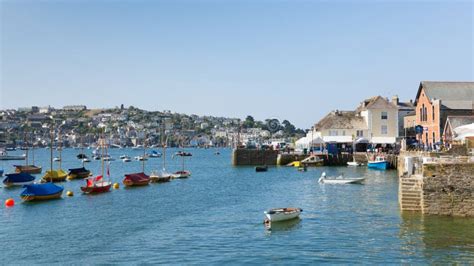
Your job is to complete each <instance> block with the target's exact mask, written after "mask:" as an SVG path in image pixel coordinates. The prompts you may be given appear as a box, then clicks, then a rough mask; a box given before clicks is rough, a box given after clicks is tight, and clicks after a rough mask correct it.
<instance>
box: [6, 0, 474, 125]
mask: <svg viewBox="0 0 474 266" xmlns="http://www.w3.org/2000/svg"><path fill="white" fill-rule="evenodd" d="M0 5H1V25H0V30H1V58H0V59H1V62H0V63H1V65H0V66H1V69H0V74H1V92H0V109H5V108H17V107H21V106H31V105H39V106H44V105H48V104H50V105H52V106H55V107H62V106H64V105H68V104H85V105H87V106H88V107H91V108H94V107H114V106H118V105H120V104H125V105H126V106H129V105H133V106H135V107H139V108H144V109H147V110H165V109H166V110H172V111H175V112H181V113H189V114H199V115H216V116H230V117H242V118H243V117H245V116H246V115H247V114H251V115H253V116H254V117H255V118H257V119H265V118H278V119H281V120H282V119H288V120H290V121H291V122H293V123H294V124H295V125H296V126H298V127H303V128H309V127H311V124H312V123H314V122H316V121H318V120H319V119H320V118H321V117H322V116H324V115H325V114H326V113H327V112H329V111H331V110H334V109H340V110H343V109H353V108H355V106H356V105H357V104H358V103H359V102H360V101H362V100H363V99H364V98H367V97H371V96H374V95H382V96H386V97H391V96H392V95H394V94H398V95H399V96H400V98H401V99H402V100H408V99H410V98H414V97H415V94H416V90H417V88H418V84H419V82H420V81H421V80H461V81H472V80H474V66H473V65H474V50H473V49H474V48H473V47H474V43H473V31H474V26H473V16H474V15H473V13H474V4H473V2H471V1H466V2H448V1H446V2H430V1H421V2H420V1H419V2H411V1H398V2H397V1H389V2H384V1H365V2H358V3H356V2H350V1H250V0H248V1H217V0H216V1H179V0H178V1H171V0H170V1H111V0H109V1H105V0H104V1H100V0H99V1H90V0H83V1H5V0H4V1H0Z"/></svg>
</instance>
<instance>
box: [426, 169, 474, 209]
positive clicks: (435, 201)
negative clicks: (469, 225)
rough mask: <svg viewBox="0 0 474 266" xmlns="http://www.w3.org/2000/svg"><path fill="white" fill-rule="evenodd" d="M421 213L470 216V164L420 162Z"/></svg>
mask: <svg viewBox="0 0 474 266" xmlns="http://www.w3.org/2000/svg"><path fill="white" fill-rule="evenodd" d="M422 176H423V181H422V198H421V205H422V212H423V213H424V214H435V215H451V216H465V217H466V216H469V217H474V163H472V162H471V163H469V162H447V163H440V162H437V163H426V164H423V174H422Z"/></svg>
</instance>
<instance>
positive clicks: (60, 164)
mask: <svg viewBox="0 0 474 266" xmlns="http://www.w3.org/2000/svg"><path fill="white" fill-rule="evenodd" d="M58 148H59V169H58V170H61V166H62V159H63V158H62V149H63V148H62V141H61V132H59V131H58Z"/></svg>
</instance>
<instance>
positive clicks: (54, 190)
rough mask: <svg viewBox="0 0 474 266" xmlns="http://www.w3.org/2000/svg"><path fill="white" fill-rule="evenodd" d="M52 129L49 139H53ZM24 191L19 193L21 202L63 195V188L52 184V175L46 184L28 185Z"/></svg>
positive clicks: (55, 197)
mask: <svg viewBox="0 0 474 266" xmlns="http://www.w3.org/2000/svg"><path fill="white" fill-rule="evenodd" d="M52 131H53V129H52V128H51V139H52V138H53V132H52ZM52 146H53V142H52V141H51V170H50V171H51V172H53V152H52V150H53V148H52ZM24 188H25V189H24V190H23V191H22V192H21V194H20V197H21V199H22V200H23V201H39V200H50V199H58V198H60V197H61V195H62V194H63V190H64V188H63V187H61V186H58V185H56V184H53V178H52V175H50V179H49V182H48V183H44V184H29V185H25V186H24Z"/></svg>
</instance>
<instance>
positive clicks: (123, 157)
mask: <svg viewBox="0 0 474 266" xmlns="http://www.w3.org/2000/svg"><path fill="white" fill-rule="evenodd" d="M126 157H128V156H127V155H125V154H123V155H120V157H119V158H120V160H122V159H125V158H126Z"/></svg>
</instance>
